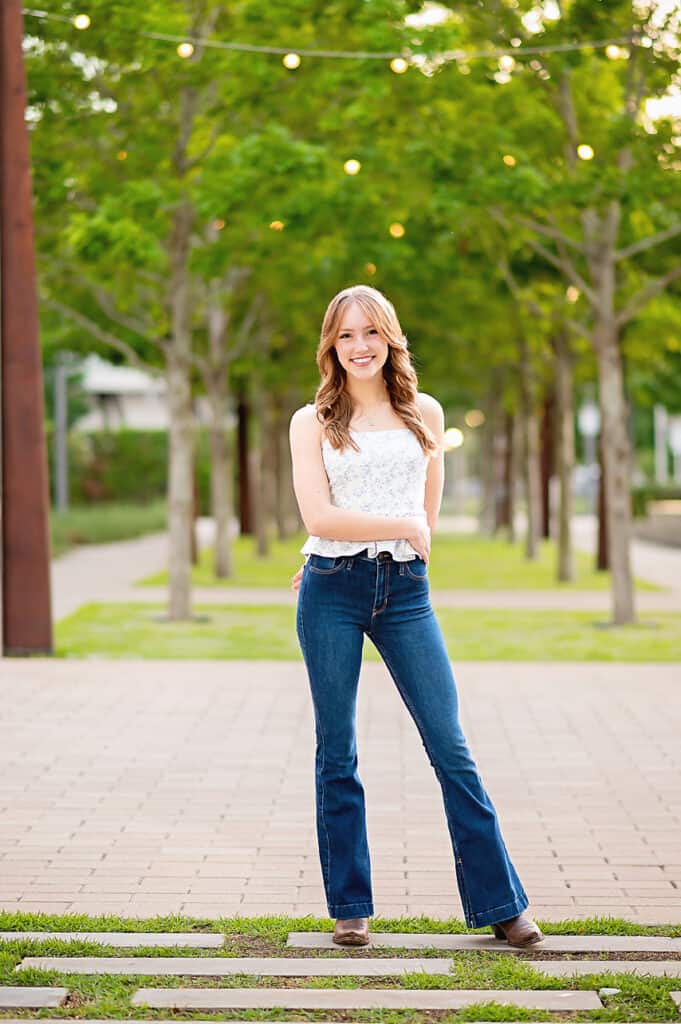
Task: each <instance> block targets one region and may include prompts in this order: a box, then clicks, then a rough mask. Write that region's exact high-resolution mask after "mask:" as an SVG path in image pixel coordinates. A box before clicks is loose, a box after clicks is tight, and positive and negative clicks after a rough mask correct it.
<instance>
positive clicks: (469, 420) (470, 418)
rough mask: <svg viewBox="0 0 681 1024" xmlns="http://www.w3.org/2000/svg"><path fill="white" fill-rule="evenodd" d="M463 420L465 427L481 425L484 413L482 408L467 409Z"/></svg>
mask: <svg viewBox="0 0 681 1024" xmlns="http://www.w3.org/2000/svg"><path fill="white" fill-rule="evenodd" d="M464 420H465V421H466V426H467V427H481V426H482V424H483V423H484V422H485V414H484V412H483V411H482V409H469V410H468V412H467V413H466V415H465V416H464Z"/></svg>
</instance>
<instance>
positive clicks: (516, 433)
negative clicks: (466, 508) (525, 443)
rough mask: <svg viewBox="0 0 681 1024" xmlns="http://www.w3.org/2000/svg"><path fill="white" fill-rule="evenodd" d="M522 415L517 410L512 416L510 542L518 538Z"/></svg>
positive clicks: (509, 494) (509, 465)
mask: <svg viewBox="0 0 681 1024" xmlns="http://www.w3.org/2000/svg"><path fill="white" fill-rule="evenodd" d="M521 432H522V417H520V416H519V415H518V413H517V411H516V412H514V413H512V416H511V430H510V438H509V441H510V446H511V450H510V452H509V463H508V473H509V477H508V485H507V486H508V502H509V507H508V542H509V544H515V542H516V541H517V539H518V535H517V532H516V507H517V501H516V496H517V494H518V477H519V466H520V460H521V458H522V436H521Z"/></svg>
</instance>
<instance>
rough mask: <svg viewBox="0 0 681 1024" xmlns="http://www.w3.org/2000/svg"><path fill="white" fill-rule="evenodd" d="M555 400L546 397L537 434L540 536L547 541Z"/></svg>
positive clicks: (552, 467) (549, 532)
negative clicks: (538, 448) (538, 449)
mask: <svg viewBox="0 0 681 1024" xmlns="http://www.w3.org/2000/svg"><path fill="white" fill-rule="evenodd" d="M554 415H555V399H554V396H553V395H549V396H547V398H546V399H545V400H544V404H543V406H542V414H541V427H540V434H539V445H540V455H539V471H540V501H539V509H540V536H541V537H544V538H545V539H547V540H548V538H549V537H550V536H551V477H552V476H553V472H554V458H553V452H554V433H555V430H554V423H553V419H554Z"/></svg>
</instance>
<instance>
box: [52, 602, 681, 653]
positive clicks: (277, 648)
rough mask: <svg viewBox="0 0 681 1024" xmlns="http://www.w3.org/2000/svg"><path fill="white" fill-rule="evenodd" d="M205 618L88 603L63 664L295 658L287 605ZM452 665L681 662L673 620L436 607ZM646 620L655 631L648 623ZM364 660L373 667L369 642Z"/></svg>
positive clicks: (61, 628) (215, 609)
mask: <svg viewBox="0 0 681 1024" xmlns="http://www.w3.org/2000/svg"><path fill="white" fill-rule="evenodd" d="M195 611H196V613H197V614H199V615H202V616H203V615H205V616H208V621H205V622H203V621H198V622H195V621H192V622H186V623H172V624H170V623H167V622H158V621H155V620H154V617H155V616H159V615H162V614H163V613H164V612H165V608H164V607H163V606H161V605H150V604H88V605H84V606H83V607H81V608H80V609H78V611H77V612H74V614H72V615H70V616H68V617H67V618H65V619H63V620H62V621H61V622H59V623H58V624H57V626H56V628H55V634H56V647H57V654H58V655H60V656H62V657H76V658H77V657H91V656H102V657H107V658H199V659H200V658H209V659H220V658H227V659H229V658H239V659H243V658H245V659H255V660H258V659H276V660H299V659H301V658H302V655H301V652H300V648H299V646H298V638H297V636H296V632H295V606H294V605H198V606H197V607H196V610H195ZM437 617H438V621H439V622H440V625H441V627H442V631H443V633H444V637H445V640H446V643H447V649H448V651H449V654H450V657H451V658H452V660H453V661H454V662H456V661H459V660H462V661H469V660H470V661H497V660H507V661H633V662H653V661H665V662H670V661H681V614H673V613H654V614H653V613H650V614H649V615H646V616H644V617H643V619H642V624H641V625H637V626H618V627H607V628H602V627H599V625H597V623H599V622H600V623H601V624H602V623H604V622H606V621H607V616H606V614H605V613H602V614H601V613H598V612H578V611H571V612H565V611H544V612H537V611H510V610H508V609H459V608H442V609H438V610H437ZM651 623H654V625H651ZM364 656H365V658H366V659H367V660H369V661H378V660H380V658H379V655H378V653H377V651H376V650H375V648H374V646H373V644H372V643H371V642H370V641H369V640H367V641H366V642H365V645H364Z"/></svg>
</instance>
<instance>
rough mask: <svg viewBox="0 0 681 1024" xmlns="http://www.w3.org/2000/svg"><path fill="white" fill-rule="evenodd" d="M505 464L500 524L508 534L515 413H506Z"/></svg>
mask: <svg viewBox="0 0 681 1024" xmlns="http://www.w3.org/2000/svg"><path fill="white" fill-rule="evenodd" d="M503 459H504V465H503V470H502V479H503V487H502V491H501V498H500V501H499V516H498V525H499V526H501V527H505V528H506V531H507V534H508V532H509V530H510V526H511V516H512V515H513V496H512V494H511V487H512V485H513V413H512V412H508V410H507V411H506V412H505V414H504V449H503Z"/></svg>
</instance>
